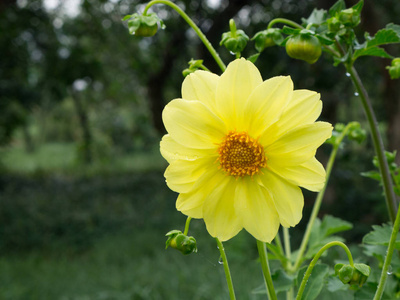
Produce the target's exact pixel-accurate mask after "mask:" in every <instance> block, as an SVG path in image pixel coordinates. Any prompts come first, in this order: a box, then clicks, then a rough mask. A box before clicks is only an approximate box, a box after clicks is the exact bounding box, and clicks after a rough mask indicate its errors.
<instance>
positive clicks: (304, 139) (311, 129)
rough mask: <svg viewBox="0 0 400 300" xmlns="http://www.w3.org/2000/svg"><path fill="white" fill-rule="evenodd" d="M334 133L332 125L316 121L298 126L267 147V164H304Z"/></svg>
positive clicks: (281, 165) (280, 165)
mask: <svg viewBox="0 0 400 300" xmlns="http://www.w3.org/2000/svg"><path fill="white" fill-rule="evenodd" d="M331 135H332V125H331V124H329V123H326V122H316V123H313V124H307V125H303V126H299V127H296V128H295V129H293V130H291V131H289V132H288V133H286V134H285V135H283V136H282V137H280V138H279V139H278V140H276V141H275V142H274V143H273V144H272V145H269V146H267V147H266V149H265V155H266V157H267V159H268V161H267V165H268V164H270V165H273V167H274V168H276V169H277V168H279V167H283V166H293V165H298V164H302V163H304V162H305V161H307V160H309V159H311V158H312V157H313V156H315V152H316V149H317V148H318V147H319V146H320V145H321V144H322V143H323V142H325V141H326V140H327V139H328V138H329V137H331Z"/></svg>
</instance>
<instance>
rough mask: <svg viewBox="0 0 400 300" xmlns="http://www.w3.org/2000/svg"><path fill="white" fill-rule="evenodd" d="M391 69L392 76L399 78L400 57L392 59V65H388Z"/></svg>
mask: <svg viewBox="0 0 400 300" xmlns="http://www.w3.org/2000/svg"><path fill="white" fill-rule="evenodd" d="M386 69H388V70H389V75H390V78H392V79H397V78H400V57H397V58H395V59H393V60H392V64H391V66H390V67H386Z"/></svg>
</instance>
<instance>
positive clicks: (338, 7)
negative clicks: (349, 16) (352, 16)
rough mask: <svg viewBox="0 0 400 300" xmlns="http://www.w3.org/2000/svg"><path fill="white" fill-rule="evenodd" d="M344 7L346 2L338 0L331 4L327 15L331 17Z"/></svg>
mask: <svg viewBox="0 0 400 300" xmlns="http://www.w3.org/2000/svg"><path fill="white" fill-rule="evenodd" d="M345 8H346V4H345V3H344V1H343V0H339V1H337V2H336V3H335V4H333V5H332V7H331V8H330V9H329V15H330V16H331V17H334V16H335V15H336V14H337V13H339V12H340V11H342V10H343V9H345Z"/></svg>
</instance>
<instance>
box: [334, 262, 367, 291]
mask: <svg viewBox="0 0 400 300" xmlns="http://www.w3.org/2000/svg"><path fill="white" fill-rule="evenodd" d="M334 269H335V275H336V276H338V277H339V279H340V281H341V282H343V283H344V284H349V285H351V286H355V285H358V286H359V287H361V286H362V285H363V284H364V283H365V282H366V281H367V279H368V277H369V275H370V274H371V268H370V267H369V266H368V265H366V264H360V263H357V264H354V266H351V265H346V264H336V265H335V268H334Z"/></svg>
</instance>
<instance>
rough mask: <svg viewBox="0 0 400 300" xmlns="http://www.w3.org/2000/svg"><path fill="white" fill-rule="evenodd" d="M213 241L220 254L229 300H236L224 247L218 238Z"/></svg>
mask: <svg viewBox="0 0 400 300" xmlns="http://www.w3.org/2000/svg"><path fill="white" fill-rule="evenodd" d="M215 240H216V241H217V246H218V249H219V253H220V254H221V258H222V262H223V264H224V271H225V277H226V283H227V284H228V289H229V297H230V299H231V300H236V296H235V290H234V289H233V282H232V276H231V272H230V270H229V265H228V259H227V258H226V254H225V249H224V245H223V244H222V243H221V241H220V240H219V239H218V238H215Z"/></svg>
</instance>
